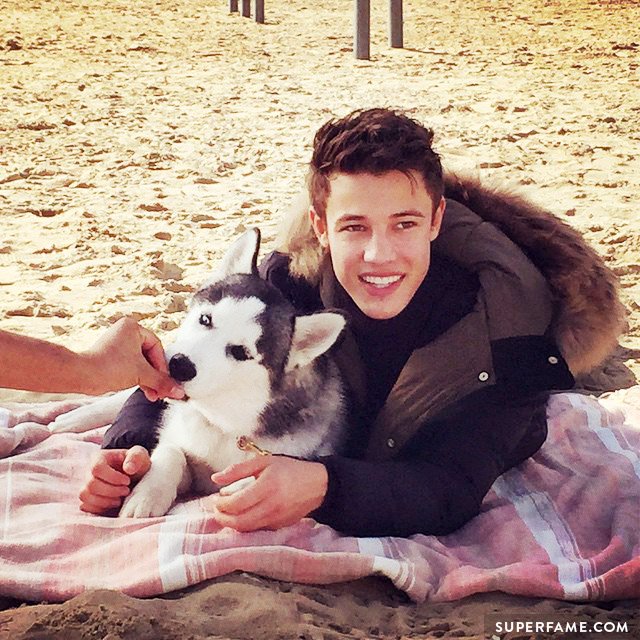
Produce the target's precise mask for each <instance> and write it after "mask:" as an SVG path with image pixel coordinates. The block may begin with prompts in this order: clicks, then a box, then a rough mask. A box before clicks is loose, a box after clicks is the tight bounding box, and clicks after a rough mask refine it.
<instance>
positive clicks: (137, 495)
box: [118, 487, 175, 518]
mask: <svg viewBox="0 0 640 640" xmlns="http://www.w3.org/2000/svg"><path fill="white" fill-rule="evenodd" d="M139 488H140V487H136V489H139ZM136 489H134V490H133V493H132V494H131V495H130V496H128V497H127V498H126V500H125V501H124V502H123V504H122V508H121V509H120V513H119V514H118V515H119V517H120V518H155V517H157V516H163V515H165V514H166V513H167V511H169V509H170V508H171V505H172V504H173V501H174V500H175V495H171V494H170V493H167V492H166V491H163V490H162V489H159V488H156V489H155V490H149V489H142V490H140V491H136Z"/></svg>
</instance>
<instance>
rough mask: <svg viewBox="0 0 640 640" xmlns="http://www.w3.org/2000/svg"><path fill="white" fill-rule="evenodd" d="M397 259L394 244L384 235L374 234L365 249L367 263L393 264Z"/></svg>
mask: <svg viewBox="0 0 640 640" xmlns="http://www.w3.org/2000/svg"><path fill="white" fill-rule="evenodd" d="M394 257H395V249H394V247H393V243H392V242H391V241H390V239H389V238H388V237H387V235H386V234H384V233H372V234H371V236H370V237H369V238H368V240H367V244H366V245H365V248H364V260H365V262H373V263H376V264H379V263H383V262H391V261H392V260H393V259H394Z"/></svg>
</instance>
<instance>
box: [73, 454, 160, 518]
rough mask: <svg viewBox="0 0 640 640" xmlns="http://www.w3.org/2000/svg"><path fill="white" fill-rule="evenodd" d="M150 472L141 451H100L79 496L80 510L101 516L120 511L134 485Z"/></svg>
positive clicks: (145, 455) (147, 459) (148, 461)
mask: <svg viewBox="0 0 640 640" xmlns="http://www.w3.org/2000/svg"><path fill="white" fill-rule="evenodd" d="M150 468H151V458H150V456H149V452H148V451H147V450H146V449H145V448H144V447H140V446H135V447H132V448H131V449H102V450H101V451H100V453H99V454H98V456H97V457H96V459H95V461H94V463H93V466H92V467H91V472H90V477H89V480H88V481H87V484H86V485H85V486H84V487H83V489H82V491H81V492H80V510H81V511H86V512H87V513H95V514H98V515H100V514H104V513H106V512H108V511H111V510H113V509H119V508H120V506H121V505H122V501H123V500H124V499H125V498H126V497H127V496H128V495H129V493H130V492H131V488H132V486H133V484H135V483H136V482H137V481H138V480H140V478H142V476H144V474H145V473H147V471H149V469H150Z"/></svg>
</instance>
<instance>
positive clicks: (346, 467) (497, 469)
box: [311, 394, 547, 536]
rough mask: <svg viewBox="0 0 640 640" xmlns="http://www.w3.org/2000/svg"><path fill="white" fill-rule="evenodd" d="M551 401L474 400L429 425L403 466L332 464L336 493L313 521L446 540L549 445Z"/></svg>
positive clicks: (350, 530) (334, 460) (364, 532)
mask: <svg viewBox="0 0 640 640" xmlns="http://www.w3.org/2000/svg"><path fill="white" fill-rule="evenodd" d="M545 408H546V394H540V395H536V396H534V397H530V398H527V399H523V400H521V401H511V402H506V401H501V400H500V399H499V398H497V397H494V398H490V399H488V400H487V399H486V398H474V399H470V400H469V401H468V402H466V403H465V406H461V407H460V408H459V411H456V413H455V414H451V415H449V416H447V417H445V418H443V419H441V420H438V421H437V422H433V423H430V424H428V425H425V426H424V427H423V429H422V430H421V431H420V432H418V434H417V435H416V436H415V437H414V438H413V439H412V440H411V441H409V442H408V443H407V445H406V447H405V450H404V452H403V454H402V455H401V457H400V458H397V459H393V460H389V461H384V462H370V461H364V460H352V459H347V458H340V457H333V456H332V457H327V458H325V459H323V462H324V464H325V466H326V468H327V471H328V489H327V493H326V496H325V499H324V502H323V504H322V505H321V507H320V508H319V509H317V510H316V511H315V512H314V513H312V514H311V515H312V516H313V517H315V518H316V519H317V520H318V521H320V522H323V523H326V524H329V525H331V526H332V527H334V528H335V529H337V530H339V531H342V532H343V533H347V534H351V535H358V536H374V535H401V536H408V535H411V534H415V533H423V534H428V535H445V534H447V533H450V532H452V531H454V530H456V529H457V528H459V527H460V526H462V525H463V524H465V523H466V522H467V521H469V520H470V519H471V518H473V517H474V516H475V515H477V514H478V512H479V510H480V505H481V503H482V500H483V499H484V496H485V495H486V494H487V492H488V491H489V489H490V488H491V485H492V484H493V482H494V481H495V480H496V478H497V477H498V476H499V475H501V474H502V473H504V471H506V470H507V469H509V468H511V467H512V466H514V465H516V464H519V463H520V462H522V461H523V460H525V459H526V458H528V457H529V456H531V455H533V454H534V453H535V452H536V451H537V450H538V449H539V448H540V446H541V445H542V443H543V442H544V440H545V438H546V433H547V429H546V411H545Z"/></svg>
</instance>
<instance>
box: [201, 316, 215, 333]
mask: <svg viewBox="0 0 640 640" xmlns="http://www.w3.org/2000/svg"><path fill="white" fill-rule="evenodd" d="M199 322H200V324H201V325H202V326H203V327H207V328H209V329H210V328H211V327H212V326H213V325H212V323H211V314H210V313H203V314H202V315H201V316H200V320H199Z"/></svg>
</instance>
